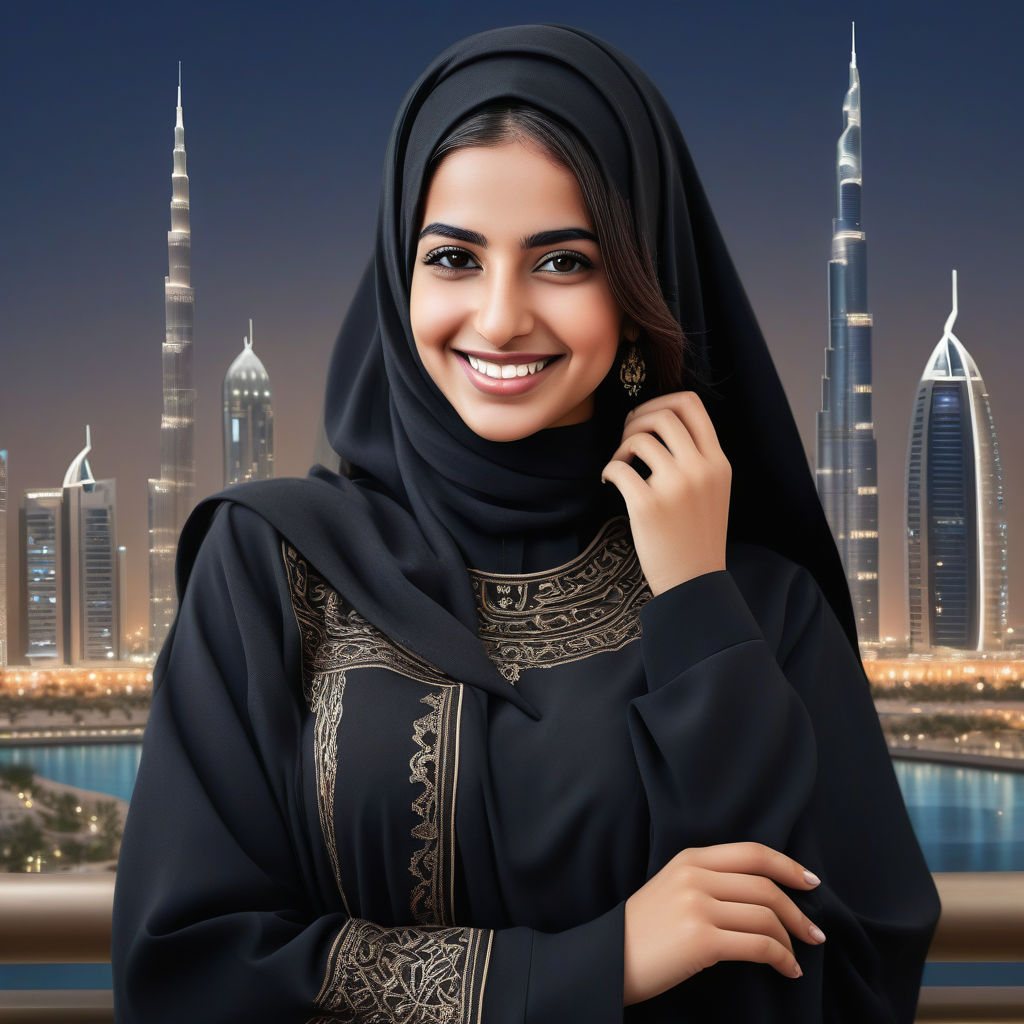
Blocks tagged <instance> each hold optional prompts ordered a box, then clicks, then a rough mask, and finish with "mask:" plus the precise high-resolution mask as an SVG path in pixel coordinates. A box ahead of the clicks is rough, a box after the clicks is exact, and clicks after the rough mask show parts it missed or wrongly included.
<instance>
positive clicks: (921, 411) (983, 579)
mask: <svg viewBox="0 0 1024 1024" xmlns="http://www.w3.org/2000/svg"><path fill="white" fill-rule="evenodd" d="M957 312H958V306H957V288H956V271H955V270H954V271H953V311H952V312H951V313H950V314H949V319H947V320H946V326H945V330H944V331H943V334H942V339H941V340H940V341H939V343H938V344H937V345H936V346H935V348H934V349H933V350H932V354H931V355H930V356H929V357H928V362H927V364H926V366H925V370H924V374H923V375H922V377H921V383H920V384H919V385H918V387H917V396H916V398H915V400H914V412H913V416H912V417H911V421H910V438H909V444H908V447H907V488H906V502H907V506H906V507H907V532H906V537H905V549H904V553H905V557H906V566H907V598H908V606H909V612H910V645H911V647H912V648H913V649H915V650H927V649H929V648H931V647H957V648H960V649H962V650H975V651H984V650H995V649H998V648H999V647H1001V646H1002V643H1003V638H1004V635H1005V631H1006V617H1007V591H1008V578H1009V572H1008V561H1007V556H1006V541H1007V537H1006V507H1005V502H1004V497H1003V472H1002V463H1001V461H1000V458H999V440H998V438H997V437H996V429H995V422H994V421H993V419H992V409H991V406H990V405H989V400H988V393H987V392H986V390H985V382H984V381H983V380H982V378H981V374H980V373H979V372H978V367H977V364H976V363H975V362H974V360H973V359H972V358H971V356H970V353H969V352H968V351H967V349H966V348H964V346H963V345H962V344H961V342H960V340H959V339H958V338H957V337H956V335H955V334H953V324H954V323H955V322H956V317H957Z"/></svg>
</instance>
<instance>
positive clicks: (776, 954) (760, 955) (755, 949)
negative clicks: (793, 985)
mask: <svg viewBox="0 0 1024 1024" xmlns="http://www.w3.org/2000/svg"><path fill="white" fill-rule="evenodd" d="M714 946H715V950H714V951H715V952H716V953H718V954H719V956H718V960H719V961H721V960H745V961H747V962H749V963H755V964H770V965H771V966H772V967H774V968H775V970H777V971H778V972H779V973H780V974H784V975H785V976H786V977H787V978H799V977H800V976H801V975H802V974H803V971H802V970H801V968H800V964H799V963H798V962H797V959H796V957H795V956H794V955H793V954H792V952H791V951H790V950H788V949H787V948H786V947H785V946H784V945H782V943H781V942H779V941H778V940H777V939H773V938H772V937H771V936H770V935H752V934H751V933H750V932H731V931H719V932H717V933H716V935H715V938H714Z"/></svg>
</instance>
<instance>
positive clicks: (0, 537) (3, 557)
mask: <svg viewBox="0 0 1024 1024" xmlns="http://www.w3.org/2000/svg"><path fill="white" fill-rule="evenodd" d="M6 664H7V449H6V448H0V668H2V667H3V666H4V665H6Z"/></svg>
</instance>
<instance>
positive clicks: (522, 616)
mask: <svg viewBox="0 0 1024 1024" xmlns="http://www.w3.org/2000/svg"><path fill="white" fill-rule="evenodd" d="M469 576H470V582H471V584H472V587H473V596H474V598H475V599H476V605H477V620H478V626H479V636H480V639H481V640H482V641H483V643H484V647H485V648H486V649H487V653H488V655H489V656H490V658H491V661H492V662H494V664H495V666H496V667H497V669H498V671H499V672H501V674H502V675H503V676H504V677H505V678H506V679H507V680H509V682H511V683H515V682H517V681H518V680H519V677H520V673H521V671H522V670H523V669H527V668H551V667H553V666H555V665H564V664H566V663H568V662H572V661H578V660H580V659H582V658H587V657H590V656H591V655H594V654H599V653H601V652H604V651H614V650H618V649H619V648H620V647H623V646H625V645H626V644H627V643H629V642H630V641H631V640H634V639H636V638H637V637H638V636H639V635H640V620H639V618H638V617H637V614H636V613H637V611H638V609H639V608H640V607H641V606H642V605H643V604H645V603H646V602H647V601H648V600H650V598H651V596H652V595H651V591H650V588H649V587H648V586H647V581H646V580H645V578H644V575H643V571H642V569H641V568H640V562H639V559H638V558H637V555H636V550H635V548H634V547H633V535H632V533H631V532H630V528H629V520H628V518H627V517H626V516H615V517H614V518H612V519H609V520H608V522H607V523H605V525H604V526H603V527H602V528H601V530H600V531H598V534H597V536H596V537H595V538H594V539H593V540H592V541H591V543H590V544H589V545H587V547H586V549H585V550H583V551H582V552H580V554H578V555H576V556H575V557H574V558H571V559H569V561H568V562H565V563H563V564H562V565H558V566H555V567H554V568H553V569H545V570H543V571H541V572H532V573H493V572H484V571H482V570H478V569H470V570H469Z"/></svg>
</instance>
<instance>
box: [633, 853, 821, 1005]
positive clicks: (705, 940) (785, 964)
mask: <svg viewBox="0 0 1024 1024" xmlns="http://www.w3.org/2000/svg"><path fill="white" fill-rule="evenodd" d="M772 879H775V881H772ZM776 881H777V882H781V883H782V884H783V885H786V886H789V887H790V888H797V889H813V888H814V887H815V886H816V885H818V884H819V882H818V879H817V878H814V876H811V878H810V879H808V878H807V877H805V875H804V868H803V866H802V865H800V864H798V863H797V862H796V861H795V860H792V859H791V858H790V857H787V856H786V855H785V854H782V853H779V852H778V851H776V850H773V849H771V847H768V846H764V845H762V844H761V843H724V844H722V845H719V846H703V847H694V848H692V849H686V850H683V851H682V852H681V853H677V854H676V855H675V857H673V858H672V860H670V861H669V862H668V863H667V864H666V865H665V866H664V867H663V868H662V869H661V870H660V871H659V872H658V873H657V874H656V875H655V876H654V877H653V878H651V879H650V880H649V881H648V882H647V883H646V884H645V885H643V886H642V887H641V888H640V889H637V891H636V892H635V893H633V895H632V896H630V897H629V899H628V900H626V908H625V954H624V957H625V962H624V975H623V1005H624V1006H630V1005H631V1004H632V1003H639V1002H643V1001H644V1000H645V999H651V998H653V997H654V996H656V995H660V994H661V993H662V992H664V991H666V989H670V988H672V987H673V986H674V985H678V984H679V983H680V982H681V981H685V980H686V979H687V978H689V977H691V976H692V975H694V974H696V973H697V972H698V971H702V970H704V968H705V967H710V966H712V964H716V963H718V962H719V961H720V960H747V961H751V962H753V963H761V964H770V965H771V966H772V967H774V968H775V970H777V971H778V972H779V973H780V974H784V975H785V976H786V977H787V978H799V977H800V976H801V974H802V973H803V972H802V971H801V969H800V965H799V964H798V963H797V960H796V957H795V956H794V955H793V943H792V942H791V941H790V938H789V932H792V934H793V935H795V936H796V937H797V938H798V939H800V940H801V941H802V942H807V943H813V944H815V945H818V944H819V943H821V942H824V940H825V936H824V935H823V934H822V933H821V931H820V930H819V929H817V928H816V926H815V925H814V924H813V923H812V922H811V921H810V919H809V918H807V917H806V916H805V915H804V914H803V913H802V912H801V911H800V910H799V909H798V908H797V905H796V904H795V903H794V902H793V901H792V900H791V899H790V898H789V897H788V896H787V895H786V894H785V893H784V892H783V891H782V890H781V889H780V888H779V887H778V885H776V884H775V882H776ZM812 929H813V931H812ZM819 936H820V938H819Z"/></svg>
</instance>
